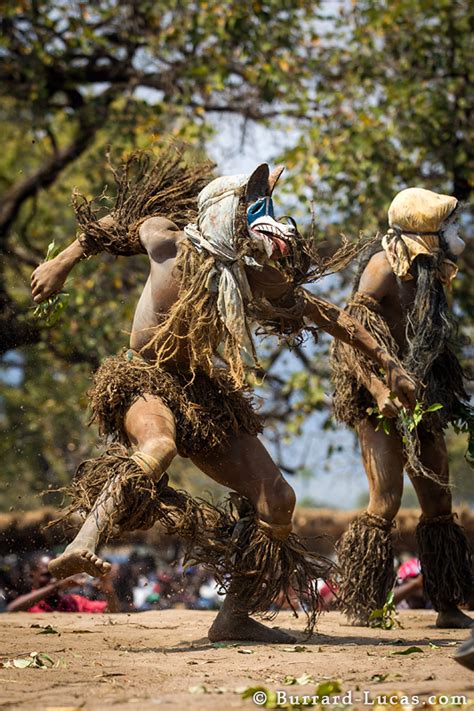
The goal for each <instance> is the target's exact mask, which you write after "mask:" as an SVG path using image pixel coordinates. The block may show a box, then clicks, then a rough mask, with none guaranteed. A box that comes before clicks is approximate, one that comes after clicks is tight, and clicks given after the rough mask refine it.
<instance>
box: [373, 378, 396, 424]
mask: <svg viewBox="0 0 474 711" xmlns="http://www.w3.org/2000/svg"><path fill="white" fill-rule="evenodd" d="M376 400H377V407H378V409H379V412H380V414H381V415H383V416H384V417H389V418H395V417H397V415H398V413H399V410H400V408H401V407H402V404H401V402H400V401H399V400H398V398H394V397H393V396H392V395H391V393H390V390H389V389H388V388H387V387H385V385H383V386H382V388H381V389H380V392H379V393H378V394H377V397H376Z"/></svg>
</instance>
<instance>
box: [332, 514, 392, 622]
mask: <svg viewBox="0 0 474 711" xmlns="http://www.w3.org/2000/svg"><path fill="white" fill-rule="evenodd" d="M391 530H392V522H391V521H387V520H385V519H383V518H381V517H380V516H374V515H372V514H369V513H363V514H361V515H360V516H358V517H357V518H356V519H355V520H354V521H353V522H352V523H351V525H350V526H349V528H348V529H347V531H346V532H345V533H344V535H343V536H342V537H341V538H340V539H339V542H338V544H337V546H336V548H337V552H338V556H339V568H340V570H341V576H342V578H341V581H340V585H339V589H338V597H339V599H340V605H341V609H342V610H343V612H344V613H345V614H346V615H347V616H348V618H349V619H350V620H351V621H352V622H353V623H354V624H359V625H367V624H368V623H369V618H370V613H371V612H373V611H374V610H379V609H381V608H382V607H383V605H384V603H385V600H386V599H387V594H388V593H389V592H390V590H391V589H392V588H393V585H394V583H395V569H394V562H393V547H392V535H391Z"/></svg>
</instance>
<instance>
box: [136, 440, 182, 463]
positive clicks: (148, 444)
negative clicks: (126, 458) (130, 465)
mask: <svg viewBox="0 0 474 711" xmlns="http://www.w3.org/2000/svg"><path fill="white" fill-rule="evenodd" d="M139 449H140V451H141V452H144V453H145V454H147V455H149V456H151V457H153V458H154V459H156V460H157V462H158V464H159V467H160V468H161V469H162V471H164V470H165V469H166V468H167V467H168V466H169V465H170V464H171V462H172V461H173V459H174V458H175V456H176V455H177V453H178V450H177V447H176V442H175V440H174V439H173V437H170V436H169V435H165V434H163V435H160V436H158V437H151V438H149V439H147V440H145V441H144V442H142V443H141V444H140V448H139Z"/></svg>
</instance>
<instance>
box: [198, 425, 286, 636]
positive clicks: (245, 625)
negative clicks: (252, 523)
mask: <svg viewBox="0 0 474 711" xmlns="http://www.w3.org/2000/svg"><path fill="white" fill-rule="evenodd" d="M193 462H194V463H195V464H196V466H198V467H199V468H200V469H201V471H203V472H204V473H205V474H207V475H208V476H210V477H211V478H212V479H214V481H217V482H219V483H220V484H223V485H224V486H227V487H229V488H230V489H232V490H233V491H236V492H237V493H239V494H241V495H243V496H245V497H247V498H248V499H249V501H250V502H251V503H252V505H253V506H254V508H255V509H256V511H257V512H258V514H259V516H260V517H261V518H262V519H263V520H264V521H266V522H267V523H273V524H277V525H282V526H285V525H290V524H291V517H292V515H293V510H294V507H295V494H294V491H293V489H292V488H291V486H290V485H289V484H287V482H286V481H285V479H284V478H283V476H282V474H281V472H280V470H279V469H278V467H277V466H276V464H275V463H274V462H273V460H272V459H271V457H270V455H269V454H268V452H267V450H266V449H265V447H264V446H263V444H262V443H261V442H260V440H259V439H258V438H257V437H253V436H251V435H247V434H240V435H234V436H232V437H231V439H230V440H229V442H228V443H227V444H226V445H225V446H224V447H222V448H219V449H217V450H215V451H213V452H211V453H209V454H206V455H205V456H196V457H193ZM208 635H209V639H210V640H211V641H212V642H216V641H219V640H252V641H256V642H270V643H274V644H290V643H292V642H294V641H295V638H294V637H291V636H290V635H288V634H286V633H285V632H282V631H280V630H274V629H270V628H268V627H265V625H262V624H260V623H259V622H256V621H255V620H253V619H251V618H250V617H249V616H248V615H247V614H246V613H245V612H243V611H242V602H241V601H240V600H239V589H238V586H237V585H236V586H235V587H234V586H232V585H231V586H230V590H229V592H228V594H227V595H226V598H225V601H224V605H223V607H222V608H221V610H220V611H219V613H218V615H217V617H216V619H215V620H214V622H213V624H212V626H211V628H210V630H209V633H208Z"/></svg>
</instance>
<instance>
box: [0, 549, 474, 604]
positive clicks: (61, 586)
mask: <svg viewBox="0 0 474 711" xmlns="http://www.w3.org/2000/svg"><path fill="white" fill-rule="evenodd" d="M101 556H102V557H103V558H104V559H105V560H107V561H109V562H110V563H111V564H112V568H111V571H110V573H109V574H107V575H106V576H104V577H102V578H92V577H90V576H89V575H84V574H81V575H74V576H71V577H70V578H66V579H65V580H55V579H54V578H53V577H52V575H51V574H50V573H49V571H48V563H49V561H50V560H51V559H52V558H53V554H51V553H50V552H48V551H34V552H32V553H28V554H25V555H20V554H11V555H6V556H3V557H2V556H0V612H20V611H28V612H51V611H59V612H90V613H94V612H143V611H146V610H169V609H171V608H183V609H191V610H217V609H219V607H220V606H221V605H222V603H223V600H224V596H223V594H219V589H218V585H217V584H216V581H215V580H214V578H213V577H212V576H211V575H210V574H209V573H208V572H207V571H206V570H204V569H203V568H202V567H200V566H193V567H186V568H185V567H183V565H182V563H180V562H179V561H180V550H179V545H178V544H176V545H175V544H173V543H170V546H169V548H164V549H161V550H160V552H159V556H158V555H157V553H156V551H155V550H154V549H152V548H148V547H142V548H133V547H127V548H123V549H110V550H105V551H102V552H101ZM175 561H178V562H177V563H176V562H175ZM318 588H319V592H320V595H321V598H322V601H323V602H322V607H323V609H325V610H326V611H327V610H330V609H334V608H336V607H337V588H336V587H335V586H334V585H333V584H331V583H328V582H325V581H323V580H320V581H318ZM394 602H395V604H396V606H397V607H398V608H401V609H403V608H412V609H423V608H425V609H430V608H431V602H430V600H429V599H428V598H427V597H426V594H425V592H424V590H423V576H422V574H421V568H420V563H419V560H418V559H417V558H416V557H414V556H413V555H412V554H409V553H407V554H405V555H403V556H402V557H401V559H400V560H399V562H398V564H397V584H396V587H395V590H394ZM473 603H474V600H473ZM278 607H282V608H283V609H285V608H286V609H288V608H289V605H288V603H287V601H286V600H285V599H284V598H283V597H282V599H281V600H280V601H279V603H278ZM469 608H470V609H472V606H471V605H469Z"/></svg>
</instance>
